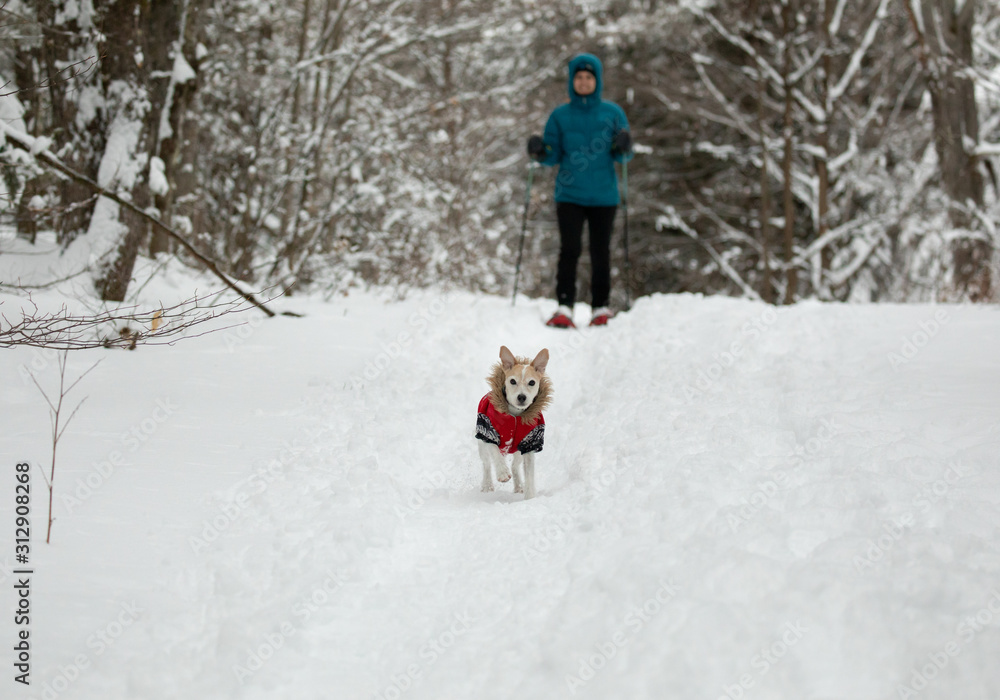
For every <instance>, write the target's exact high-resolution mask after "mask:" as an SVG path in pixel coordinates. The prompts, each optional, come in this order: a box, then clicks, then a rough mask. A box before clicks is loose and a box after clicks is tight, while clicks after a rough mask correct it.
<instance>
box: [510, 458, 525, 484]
mask: <svg viewBox="0 0 1000 700" xmlns="http://www.w3.org/2000/svg"><path fill="white" fill-rule="evenodd" d="M511 461H512V462H513V464H511V471H512V472H514V493H524V478H523V477H522V472H521V465H522V464H523V463H524V455H522V454H521V453H520V452H515V453H514V459H513V460H511Z"/></svg>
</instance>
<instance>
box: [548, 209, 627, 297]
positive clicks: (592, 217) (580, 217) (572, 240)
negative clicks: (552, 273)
mask: <svg viewBox="0 0 1000 700" xmlns="http://www.w3.org/2000/svg"><path fill="white" fill-rule="evenodd" d="M617 211H618V207H585V206H581V205H579V204H571V203H569V202H557V203H556V217H557V218H558V219H559V241H560V248H559V270H558V272H557V273H556V299H558V301H559V304H560V305H561V306H568V307H570V308H573V303H574V302H575V301H576V265H577V262H578V261H579V260H580V251H581V249H582V248H583V222H585V221H586V222H587V229H588V234H589V239H590V267H591V273H592V277H591V282H590V287H591V295H592V301H591V305H592V306H593V308H595V309H596V308H597V307H599V306H607V305H608V298H609V297H610V296H611V232H612V231H613V230H614V225H615V212H617Z"/></svg>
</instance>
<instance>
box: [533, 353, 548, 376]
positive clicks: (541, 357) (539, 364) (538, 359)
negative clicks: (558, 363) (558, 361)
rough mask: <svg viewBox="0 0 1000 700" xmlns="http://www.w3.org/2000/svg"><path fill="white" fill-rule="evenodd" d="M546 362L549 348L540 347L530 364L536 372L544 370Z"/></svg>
mask: <svg viewBox="0 0 1000 700" xmlns="http://www.w3.org/2000/svg"><path fill="white" fill-rule="evenodd" d="M547 364H549V350H548V348H542V350H541V351H540V352H539V353H538V354H537V355H535V359H534V360H532V361H531V366H532V367H534V368H535V371H537V372H544V371H545V366H546V365H547Z"/></svg>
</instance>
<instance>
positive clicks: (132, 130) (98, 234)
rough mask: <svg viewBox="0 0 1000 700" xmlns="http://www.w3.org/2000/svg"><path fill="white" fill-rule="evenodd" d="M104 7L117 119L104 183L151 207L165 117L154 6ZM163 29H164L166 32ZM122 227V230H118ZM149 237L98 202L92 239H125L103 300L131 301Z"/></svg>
mask: <svg viewBox="0 0 1000 700" xmlns="http://www.w3.org/2000/svg"><path fill="white" fill-rule="evenodd" d="M158 1H159V2H165V0H158ZM169 1H170V2H171V3H173V0H169ZM102 5H103V8H102V9H103V11H104V16H103V19H104V32H105V37H106V44H105V46H104V47H103V48H104V53H105V58H104V60H103V61H102V62H101V73H102V77H103V78H104V85H105V88H106V98H107V100H108V105H109V107H108V111H109V113H110V114H113V116H112V117H111V123H110V126H109V127H108V133H107V147H106V149H105V152H104V156H103V158H102V160H101V167H100V168H99V170H98V183H99V184H100V185H101V186H103V187H106V188H109V189H117V190H119V191H125V192H128V193H129V195H130V196H131V199H132V201H133V203H135V204H136V205H138V206H139V207H146V206H148V205H149V203H150V202H149V193H148V184H147V178H146V173H147V172H148V162H147V158H148V155H149V154H150V153H151V152H152V151H151V148H150V147H151V146H152V143H151V141H152V137H153V135H154V134H155V130H154V129H152V128H151V115H156V116H158V115H159V110H158V109H157V105H155V104H151V103H150V98H151V94H150V91H149V81H148V77H149V68H150V66H149V62H150V61H151V58H150V57H149V56H147V55H146V53H145V49H146V42H145V40H144V39H145V36H144V35H146V34H147V32H148V27H149V24H148V20H149V9H150V5H149V2H147V1H145V0H106V3H102ZM160 9H161V10H162V7H161V8H160ZM158 29H159V31H163V29H164V28H162V27H161V28H158ZM102 205H103V206H102ZM116 224H117V228H118V230H117V231H115V230H114V229H115V225H116ZM148 234H149V228H148V225H147V223H146V222H145V221H144V220H142V219H141V218H140V217H137V216H136V215H134V214H132V213H131V212H127V211H124V210H122V209H121V208H120V207H118V205H117V204H114V203H112V202H110V201H107V200H105V201H103V202H99V203H98V207H97V209H95V212H94V217H93V218H92V219H91V223H90V229H89V231H88V233H87V235H88V237H90V238H91V239H92V240H94V241H95V242H99V241H101V240H102V239H103V238H105V237H108V236H110V235H117V236H119V238H118V241H117V242H116V243H113V244H112V245H111V246H110V251H109V252H110V259H109V261H108V262H107V263H106V264H104V265H103V266H102V268H101V269H100V270H99V271H98V274H97V278H96V280H95V282H94V286H95V287H96V288H97V291H98V292H99V293H100V295H101V299H102V300H104V301H115V302H121V301H124V300H125V294H126V292H127V291H128V286H129V283H130V281H131V279H132V270H133V268H134V266H135V260H136V257H137V256H138V254H139V249H140V247H141V246H142V244H143V243H144V242H145V241H146V240H147V238H148ZM105 249H106V250H107V249H108V248H105Z"/></svg>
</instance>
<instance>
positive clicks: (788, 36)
mask: <svg viewBox="0 0 1000 700" xmlns="http://www.w3.org/2000/svg"><path fill="white" fill-rule="evenodd" d="M781 19H782V35H783V37H782V38H783V41H784V48H783V51H784V63H783V65H782V76H781V77H782V80H783V81H784V92H785V95H784V97H785V114H784V119H783V124H782V130H783V132H784V137H785V154H784V162H783V163H782V174H783V176H784V180H785V182H784V212H785V241H784V242H785V251H784V252H785V264H786V265H787V266H788V267H787V268H786V272H787V278H786V280H785V284H786V289H785V300H784V301H785V303H786V304H791V303H793V302H794V301H795V294H796V291H797V289H798V286H799V274H798V270H796V269H795V266H794V265H792V260H793V259H794V258H795V198H794V195H793V193H792V161H793V159H794V158H795V153H794V149H795V143H794V120H793V114H792V105H793V102H794V97H793V96H792V84H791V76H792V69H793V65H792V40H793V31H794V26H795V8H793V7H792V3H791V2H790V1H789V2H786V3H784V5H783V6H782V9H781Z"/></svg>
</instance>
